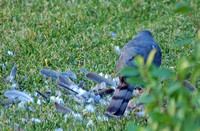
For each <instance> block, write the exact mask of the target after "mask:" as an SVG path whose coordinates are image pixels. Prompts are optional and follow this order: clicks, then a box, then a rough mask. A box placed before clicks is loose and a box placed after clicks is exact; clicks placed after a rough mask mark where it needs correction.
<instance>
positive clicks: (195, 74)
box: [190, 66, 200, 85]
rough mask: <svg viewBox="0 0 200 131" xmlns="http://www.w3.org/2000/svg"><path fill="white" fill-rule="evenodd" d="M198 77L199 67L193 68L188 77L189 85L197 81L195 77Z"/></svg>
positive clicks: (199, 73)
mask: <svg viewBox="0 0 200 131" xmlns="http://www.w3.org/2000/svg"><path fill="white" fill-rule="evenodd" d="M199 75H200V67H199V66H197V67H196V68H195V70H194V71H193V73H192V75H191V77H190V81H191V84H192V85H193V84H194V83H195V81H196V79H197V77H198V76H199Z"/></svg>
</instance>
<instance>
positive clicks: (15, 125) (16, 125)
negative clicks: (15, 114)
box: [14, 123, 23, 131]
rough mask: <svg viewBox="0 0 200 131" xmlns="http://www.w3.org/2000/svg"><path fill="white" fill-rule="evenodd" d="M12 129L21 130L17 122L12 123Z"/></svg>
mask: <svg viewBox="0 0 200 131" xmlns="http://www.w3.org/2000/svg"><path fill="white" fill-rule="evenodd" d="M14 131H23V130H22V129H21V128H20V126H19V124H17V123H14Z"/></svg>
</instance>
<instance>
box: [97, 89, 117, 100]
mask: <svg viewBox="0 0 200 131" xmlns="http://www.w3.org/2000/svg"><path fill="white" fill-rule="evenodd" d="M114 91H115V90H114V89H112V88H109V89H105V90H101V91H99V92H96V93H95V95H99V96H100V97H101V98H102V97H104V96H106V95H110V94H112V93H113V92H114Z"/></svg>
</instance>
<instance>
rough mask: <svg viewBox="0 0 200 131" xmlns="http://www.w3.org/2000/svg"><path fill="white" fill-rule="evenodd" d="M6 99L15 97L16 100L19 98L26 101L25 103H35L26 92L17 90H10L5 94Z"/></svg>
mask: <svg viewBox="0 0 200 131" xmlns="http://www.w3.org/2000/svg"><path fill="white" fill-rule="evenodd" d="M4 95H5V96H6V97H9V98H11V97H14V98H18V99H20V100H25V101H28V102H29V101H30V102H33V99H32V98H31V97H30V96H29V95H27V94H26V93H24V92H21V91H17V90H8V91H6V92H5V94H4Z"/></svg>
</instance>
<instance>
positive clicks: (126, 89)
mask: <svg viewBox="0 0 200 131" xmlns="http://www.w3.org/2000/svg"><path fill="white" fill-rule="evenodd" d="M154 48H155V49H156V50H157V52H156V54H155V57H154V60H153V64H155V65H156V66H158V67H159V66H160V64H161V57H162V53H161V50H160V47H159V46H158V44H157V43H156V42H155V41H154V40H153V37H152V34H151V32H150V31H148V30H142V31H140V32H139V33H138V34H137V36H136V37H135V38H134V39H132V40H131V41H130V42H128V43H127V44H126V45H125V46H124V47H123V49H122V53H121V55H120V57H119V60H118V63H117V67H116V70H115V74H118V72H119V71H120V70H121V69H122V68H124V67H125V66H131V67H136V66H135V65H134V64H133V62H132V61H133V59H134V57H135V56H136V55H140V56H142V57H143V58H144V61H145V62H146V60H147V58H148V55H149V53H150V52H151V50H152V49H154ZM125 77H126V76H119V85H118V87H117V89H116V91H115V93H114V95H113V97H112V100H111V102H110V105H109V106H108V108H107V110H106V113H105V114H106V115H107V116H109V117H112V116H115V117H120V116H122V115H123V114H124V111H125V109H126V107H127V104H128V102H129V100H130V98H131V95H132V92H133V89H134V88H135V87H134V86H130V85H128V84H127V83H126V82H125V80H124V79H125Z"/></svg>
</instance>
